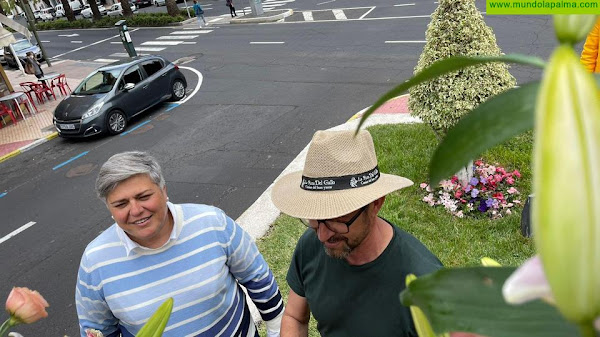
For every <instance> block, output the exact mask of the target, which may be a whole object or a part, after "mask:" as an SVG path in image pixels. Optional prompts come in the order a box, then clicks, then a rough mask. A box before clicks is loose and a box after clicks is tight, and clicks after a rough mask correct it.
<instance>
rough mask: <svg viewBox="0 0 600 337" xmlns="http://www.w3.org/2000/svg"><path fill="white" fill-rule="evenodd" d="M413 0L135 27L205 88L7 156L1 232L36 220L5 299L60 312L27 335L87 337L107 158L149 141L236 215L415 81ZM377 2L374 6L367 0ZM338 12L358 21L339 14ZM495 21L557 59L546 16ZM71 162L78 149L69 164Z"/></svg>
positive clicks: (416, 10) (111, 33)
mask: <svg viewBox="0 0 600 337" xmlns="http://www.w3.org/2000/svg"><path fill="white" fill-rule="evenodd" d="M413 1H414V3H415V4H414V5H405V6H394V4H390V3H389V2H384V1H381V0H376V1H360V2H357V1H356V0H337V1H324V0H307V1H288V2H287V3H285V6H283V7H279V8H294V9H295V11H296V13H302V12H305V11H311V13H312V19H313V21H310V20H306V19H307V18H310V16H307V15H304V14H302V20H300V19H299V20H293V21H285V22H281V23H276V24H254V25H227V24H220V22H222V21H216V22H215V23H214V24H213V28H209V29H205V30H204V31H205V32H203V33H196V34H193V33H190V32H193V31H194V25H189V26H187V27H169V28H152V29H150V28H142V29H132V31H131V36H132V38H133V40H134V43H135V45H136V47H137V48H140V47H142V48H156V49H158V48H164V49H161V50H155V51H153V52H152V53H157V54H161V55H163V56H165V57H166V58H168V59H170V60H172V61H174V60H179V61H180V64H181V65H182V69H183V71H184V74H185V75H186V77H187V79H188V82H189V89H193V88H195V87H196V86H197V85H200V88H199V90H198V92H197V93H196V94H195V95H193V97H191V98H190V99H189V100H188V101H187V102H185V103H184V104H182V105H180V106H178V107H176V108H174V109H172V110H169V108H170V107H171V105H169V104H163V105H160V106H158V107H156V108H154V109H153V110H152V111H150V112H149V113H146V114H144V115H143V116H142V117H140V118H137V119H135V120H133V121H131V124H130V128H133V127H135V126H136V125H140V124H142V123H146V124H144V125H143V126H141V127H140V128H138V129H137V130H135V131H133V132H131V133H128V134H126V135H124V136H115V137H101V138H94V139H86V140H83V141H73V140H63V139H55V140H52V141H50V142H47V143H45V144H43V145H41V146H38V147H36V148H34V149H32V150H30V151H28V152H25V153H23V154H21V155H19V156H17V157H15V158H12V159H10V160H8V161H5V162H3V163H0V172H2V174H1V175H0V176H1V178H0V193H3V192H5V193H6V195H4V196H3V197H2V198H0V209H1V210H0V214H2V222H1V224H0V238H3V237H5V236H6V235H8V234H9V233H11V232H12V231H14V230H15V229H18V228H20V227H22V226H24V225H26V224H31V222H35V224H33V225H32V226H31V227H29V228H27V229H25V230H24V231H22V232H20V233H19V234H17V235H15V236H14V237H11V238H10V239H7V240H5V241H3V242H1V243H0V256H2V257H3V258H2V262H0V267H1V270H2V271H3V272H2V273H1V274H0V296H1V295H2V294H8V292H9V291H10V288H11V287H12V286H13V285H15V286H27V287H30V288H32V289H36V290H39V291H40V292H41V293H42V294H43V295H44V296H45V298H46V299H47V300H48V302H49V303H50V305H51V307H50V308H49V310H48V312H49V314H50V317H49V318H48V319H45V320H43V321H41V322H38V323H35V324H33V325H31V326H22V327H19V328H17V331H19V332H21V333H23V334H24V335H26V336H35V335H46V336H62V335H64V334H67V335H69V336H76V335H77V334H78V327H77V316H76V312H75V304H74V287H75V281H76V273H77V268H78V263H79V259H80V257H81V253H82V252H83V250H84V248H85V246H86V244H87V243H88V242H90V241H91V240H92V239H93V238H94V237H96V236H97V235H98V234H99V233H100V232H101V231H103V230H104V229H106V228H107V227H108V226H110V225H111V223H112V221H111V219H110V214H109V213H108V211H107V210H106V208H105V206H104V205H103V203H102V201H100V200H98V199H97V198H96V197H95V194H94V191H93V186H94V181H95V178H96V175H97V173H98V168H99V166H100V165H102V163H103V162H104V161H105V160H106V159H108V158H109V157H110V156H111V155H112V154H115V153H118V152H121V151H126V150H145V151H149V152H151V153H153V154H154V155H155V156H156V157H157V158H158V159H159V161H160V162H161V164H162V166H163V171H164V174H165V177H166V181H167V188H168V194H169V197H170V200H171V201H173V202H176V203H186V202H194V203H196V202H197V203H207V204H213V205H216V206H218V207H220V208H222V209H224V210H225V211H226V212H227V213H228V214H229V215H230V216H231V217H233V218H236V217H238V216H239V215H240V214H241V213H242V212H243V211H244V210H245V209H246V208H247V207H248V206H250V205H251V204H252V202H253V201H254V200H255V199H256V198H257V197H258V196H259V195H260V194H261V193H262V192H263V191H264V190H265V189H266V188H267V187H268V186H269V185H270V184H271V183H272V182H273V180H274V179H275V178H276V177H277V176H278V175H279V173H280V172H281V171H282V170H283V169H284V168H285V167H286V166H287V164H288V163H289V162H290V161H291V160H292V159H293V158H294V157H295V156H296V155H297V154H298V152H299V151H300V150H301V149H302V148H304V146H305V145H306V144H307V143H308V142H309V140H310V138H311V137H312V134H313V133H314V131H315V130H318V129H326V128H329V127H332V126H335V125H338V124H340V123H343V122H344V121H346V120H347V119H348V118H349V117H350V116H352V115H353V114H354V113H356V112H357V111H359V110H362V109H363V108H365V107H367V106H369V105H370V104H372V103H373V102H374V101H375V100H376V99H377V98H378V97H379V96H380V95H382V94H383V93H385V92H386V91H387V90H389V89H391V88H392V87H393V86H394V85H396V84H398V83H400V82H401V81H403V80H405V79H407V78H408V77H410V75H411V74H412V72H413V69H414V66H415V65H416V62H417V60H418V57H419V55H420V53H421V51H422V48H423V43H420V42H417V41H422V40H424V39H425V30H426V28H427V24H428V23H429V21H430V19H429V18H427V17H423V16H426V15H429V14H430V13H431V12H432V11H433V10H434V8H435V6H436V5H435V4H434V3H433V1H416V0H413ZM214 3H215V5H214V7H215V8H216V7H217V5H221V6H220V7H222V9H215V11H218V12H215V13H220V14H218V15H223V13H224V14H227V13H226V11H225V10H226V9H227V8H226V7H225V6H224V0H222V1H221V0H219V1H214ZM407 3H408V2H407ZM272 4H273V6H274V5H275V2H272ZM373 6H375V8H373V9H372V10H371V11H370V12H368V13H367V11H369V10H368V9H367V10H364V11H363V9H360V8H358V7H366V8H369V9H370V8H372V7H373ZM240 7H241V6H240ZM160 8H161V9H163V10H164V7H160ZM348 8H352V9H348ZM334 9H335V10H337V9H343V12H344V13H346V12H347V13H348V15H349V16H350V15H354V16H356V18H354V17H348V18H347V19H352V20H341V19H337V18H338V16H339V15H337V16H336V14H335V13H336V12H337V13H339V11H335V12H334V11H333V10H334ZM482 9H483V8H482ZM239 10H240V9H239V8H238V12H239ZM318 11H322V13H321V12H318ZM211 15H212V14H211V13H210V12H208V13H207V16H208V17H210V18H209V19H216V18H217V17H211ZM485 20H486V22H487V23H488V25H490V26H491V27H492V28H493V29H494V32H495V33H496V36H497V41H498V44H499V45H500V47H501V48H502V50H503V51H504V52H505V53H517V52H518V53H525V54H530V55H537V56H540V57H542V58H547V57H548V55H549V54H550V52H551V49H552V48H553V47H554V46H555V39H554V37H553V30H552V22H551V21H550V19H549V18H547V17H531V16H528V17H525V16H522V17H506V16H498V17H493V16H488V17H486V18H485ZM184 28H189V29H184ZM183 31H187V32H188V33H189V34H187V35H196V36H195V37H194V38H190V39H186V40H185V42H187V43H185V44H184V43H179V44H174V45H166V43H168V42H165V41H171V42H172V41H176V39H175V38H169V37H168V36H181V35H182V32H183ZM73 34H77V35H73ZM60 35H63V36H60ZM64 35H70V36H64ZM40 40H42V41H45V42H43V43H44V45H45V47H46V50H47V52H48V53H49V54H50V55H52V56H54V57H55V59H54V60H55V61H56V60H60V59H72V60H81V61H86V62H93V63H96V64H98V65H101V64H102V62H108V60H112V59H115V60H116V59H119V58H120V57H123V55H122V54H123V53H124V50H123V47H122V45H120V44H118V41H119V40H118V39H117V38H116V30H115V29H95V30H70V31H60V32H57V31H52V32H40ZM73 41H78V42H73ZM386 41H387V43H386ZM391 41H392V42H391ZM393 41H396V42H393ZM397 41H411V42H404V43H398V42H397ZM112 42H115V43H112ZM148 42H150V44H148ZM184 67H189V68H192V69H193V70H192V69H186V68H184ZM194 70H195V71H194ZM197 72H199V73H200V74H201V76H198V74H197ZM511 72H512V73H513V75H515V77H516V78H517V79H518V81H519V83H524V82H527V81H530V80H535V79H538V78H539V77H540V71H539V70H532V69H530V68H526V67H513V68H512V69H511ZM190 91H191V90H190ZM72 158H77V159H75V160H73V161H71V162H68V163H66V162H67V161H69V160H70V159H72ZM65 163H66V164H65ZM63 164H64V165H63ZM60 165H63V166H60Z"/></svg>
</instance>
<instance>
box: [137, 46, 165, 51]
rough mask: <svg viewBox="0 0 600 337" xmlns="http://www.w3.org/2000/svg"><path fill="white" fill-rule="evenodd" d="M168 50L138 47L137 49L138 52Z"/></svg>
mask: <svg viewBox="0 0 600 337" xmlns="http://www.w3.org/2000/svg"><path fill="white" fill-rule="evenodd" d="M165 49H167V48H160V47H137V48H135V50H136V51H161V50H165Z"/></svg>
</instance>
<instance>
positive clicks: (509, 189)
mask: <svg viewBox="0 0 600 337" xmlns="http://www.w3.org/2000/svg"><path fill="white" fill-rule="evenodd" d="M506 192H508V194H515V193H517V194H519V191H518V190H517V189H516V188H514V187H512V186H511V187H509V188H508V190H506Z"/></svg>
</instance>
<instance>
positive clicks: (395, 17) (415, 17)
mask: <svg viewBox="0 0 600 337" xmlns="http://www.w3.org/2000/svg"><path fill="white" fill-rule="evenodd" d="M313 12H314V11H313ZM363 17H364V15H363V16H361V17H360V18H358V19H348V20H346V22H348V21H378V20H397V19H431V15H414V16H390V17H384V18H366V19H363ZM307 22H310V23H315V22H319V23H322V22H337V23H339V22H340V20H319V21H288V22H283V23H284V24H298V23H307ZM258 24H259V25H275V24H277V25H279V24H280V23H276V22H260V23H258Z"/></svg>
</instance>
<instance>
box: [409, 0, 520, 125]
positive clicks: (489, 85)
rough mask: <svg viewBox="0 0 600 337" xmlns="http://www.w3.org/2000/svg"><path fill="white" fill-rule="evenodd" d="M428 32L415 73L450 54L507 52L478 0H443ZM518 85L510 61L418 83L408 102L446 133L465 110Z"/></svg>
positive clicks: (412, 108) (469, 54) (498, 53)
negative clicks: (479, 5)
mask: <svg viewBox="0 0 600 337" xmlns="http://www.w3.org/2000/svg"><path fill="white" fill-rule="evenodd" d="M425 36H426V40H427V43H426V44H425V47H424V48H423V53H422V54H421V57H420V58H419V62H418V63H417V66H416V67H415V73H417V72H419V71H421V70H422V69H423V68H425V67H428V66H430V65H431V64H433V63H434V62H436V61H439V60H442V59H445V58H448V57H450V56H459V55H460V56H474V55H481V56H497V55H502V52H501V51H500V48H499V47H498V44H497V43H496V37H495V36H494V32H493V31H492V29H491V28H490V27H488V26H487V25H486V24H485V22H484V21H483V17H482V15H481V13H480V12H479V11H478V10H477V8H476V7H475V0H440V2H439V6H438V8H437V9H436V11H435V12H434V13H433V14H432V18H431V22H430V23H429V25H428V27H427V32H426V34H425ZM515 84H516V81H515V78H514V77H513V76H512V75H511V74H510V73H509V72H508V66H507V65H506V64H503V63H490V64H486V65H481V66H477V67H469V68H466V69H463V70H459V71H456V72H453V73H449V74H447V75H444V76H441V77H438V78H436V79H434V80H431V81H429V82H426V83H424V84H421V85H418V86H415V87H413V88H412V89H411V90H410V91H409V92H410V99H409V107H410V109H411V111H412V113H413V114H414V115H416V116H418V117H420V118H421V119H423V121H425V122H426V123H428V124H429V125H431V127H432V128H433V130H434V131H435V132H436V134H438V136H440V137H443V136H444V135H445V134H446V132H447V130H448V129H449V128H451V127H452V126H453V125H454V124H456V123H457V122H458V120H459V119H460V118H461V117H462V116H463V115H464V114H466V113H467V112H469V111H470V110H472V109H473V108H475V107H476V106H477V105H479V104H480V103H482V102H484V101H485V100H487V99H488V98H490V97H492V96H495V95H497V94H499V93H501V92H503V91H504V90H507V89H510V88H512V87H514V86H515Z"/></svg>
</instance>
